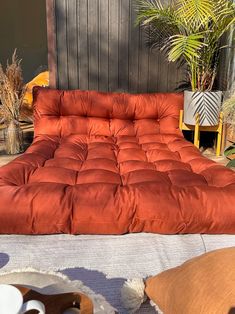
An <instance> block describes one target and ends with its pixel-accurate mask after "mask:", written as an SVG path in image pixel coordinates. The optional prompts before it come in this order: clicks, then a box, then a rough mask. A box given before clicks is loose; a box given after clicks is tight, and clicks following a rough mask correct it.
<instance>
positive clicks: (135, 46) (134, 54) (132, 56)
mask: <svg viewBox="0 0 235 314" xmlns="http://www.w3.org/2000/svg"><path fill="white" fill-rule="evenodd" d="M134 4H135V0H130V17H129V29H130V33H129V60H130V62H129V84H128V85H129V86H128V89H129V91H130V92H137V91H138V80H139V71H138V65H139V27H135V26H134V24H135V20H136V12H135V10H134V8H133V6H134ZM142 79H143V80H144V78H142Z"/></svg>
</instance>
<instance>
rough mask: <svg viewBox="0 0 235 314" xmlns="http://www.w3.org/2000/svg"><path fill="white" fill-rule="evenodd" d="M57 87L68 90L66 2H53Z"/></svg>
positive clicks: (57, 0)
mask: <svg viewBox="0 0 235 314" xmlns="http://www.w3.org/2000/svg"><path fill="white" fill-rule="evenodd" d="M55 12H56V32H57V56H58V57H57V62H58V63H57V80H58V87H59V88H63V89H68V51H67V47H68V45H67V44H68V42H67V1H66V0H56V1H55Z"/></svg>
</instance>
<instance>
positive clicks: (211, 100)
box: [184, 91, 222, 126]
mask: <svg viewBox="0 0 235 314" xmlns="http://www.w3.org/2000/svg"><path fill="white" fill-rule="evenodd" d="M221 104H222V92H221V91H216V92H214V91H213V92H192V91H185V92H184V123H186V124H190V125H195V118H196V114H197V113H199V115H200V125H201V126H212V125H217V124H218V117H219V113H220V110H221Z"/></svg>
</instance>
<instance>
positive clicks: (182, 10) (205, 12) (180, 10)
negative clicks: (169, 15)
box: [176, 0, 215, 31]
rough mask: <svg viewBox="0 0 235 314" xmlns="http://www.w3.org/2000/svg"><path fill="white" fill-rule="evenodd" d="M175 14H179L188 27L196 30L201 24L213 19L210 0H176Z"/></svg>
mask: <svg viewBox="0 0 235 314" xmlns="http://www.w3.org/2000/svg"><path fill="white" fill-rule="evenodd" d="M176 7H177V15H179V16H181V17H182V18H183V19H184V20H185V22H186V23H187V24H188V26H189V27H191V28H194V29H195V31H198V29H200V27H201V26H202V25H203V24H208V23H209V21H210V20H211V19H213V20H215V14H214V10H213V2H212V1H211V0H177V1H176Z"/></svg>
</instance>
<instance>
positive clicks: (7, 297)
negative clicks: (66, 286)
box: [0, 284, 46, 314]
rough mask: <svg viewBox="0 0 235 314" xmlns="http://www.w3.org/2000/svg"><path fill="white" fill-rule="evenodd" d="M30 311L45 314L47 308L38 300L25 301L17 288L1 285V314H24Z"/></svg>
mask: <svg viewBox="0 0 235 314" xmlns="http://www.w3.org/2000/svg"><path fill="white" fill-rule="evenodd" d="M30 310H37V311H38V312H39V314H45V313H46V311H45V306H44V304H43V303H42V302H40V301H37V300H30V301H28V302H25V303H24V301H23V296H22V294H21V292H20V290H18V289H17V288H16V287H14V286H11V285H5V284H0V313H1V314H24V313H25V312H27V311H30Z"/></svg>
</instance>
